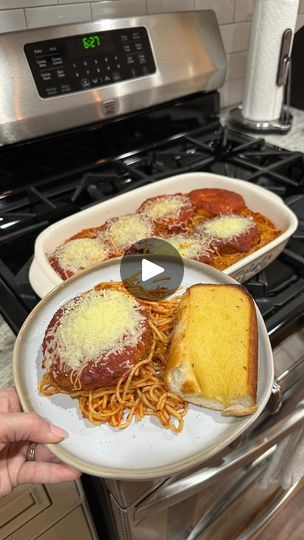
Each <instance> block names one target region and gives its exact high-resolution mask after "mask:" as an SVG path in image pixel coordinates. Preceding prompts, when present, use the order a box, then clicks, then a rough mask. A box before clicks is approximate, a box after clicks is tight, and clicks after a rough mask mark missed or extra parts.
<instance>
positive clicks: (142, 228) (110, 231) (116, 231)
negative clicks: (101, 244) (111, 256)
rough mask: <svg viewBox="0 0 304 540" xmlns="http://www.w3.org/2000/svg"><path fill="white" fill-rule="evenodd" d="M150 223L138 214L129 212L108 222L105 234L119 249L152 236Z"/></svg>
mask: <svg viewBox="0 0 304 540" xmlns="http://www.w3.org/2000/svg"><path fill="white" fill-rule="evenodd" d="M152 232H153V229H152V223H151V221H150V220H148V219H146V218H145V217H143V216H142V215H140V214H129V215H126V216H122V217H120V218H118V219H114V220H113V221H110V222H109V223H108V227H107V230H106V233H105V234H106V236H107V237H108V238H109V239H110V240H112V242H113V243H114V244H115V246H117V247H118V248H120V249H123V248H127V247H129V246H131V245H132V244H135V243H136V242H139V241H140V240H143V239H145V238H149V237H150V236H152Z"/></svg>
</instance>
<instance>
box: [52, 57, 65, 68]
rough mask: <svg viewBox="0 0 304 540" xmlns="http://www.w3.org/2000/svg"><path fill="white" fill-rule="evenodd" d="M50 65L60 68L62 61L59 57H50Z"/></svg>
mask: <svg viewBox="0 0 304 540" xmlns="http://www.w3.org/2000/svg"><path fill="white" fill-rule="evenodd" d="M51 60H52V64H53V66H62V64H63V59H62V58H61V57H60V56H56V57H52V59H51Z"/></svg>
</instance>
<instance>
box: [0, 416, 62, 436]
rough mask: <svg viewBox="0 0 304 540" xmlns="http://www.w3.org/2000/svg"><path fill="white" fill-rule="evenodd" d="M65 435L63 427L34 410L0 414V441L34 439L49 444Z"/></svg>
mask: <svg viewBox="0 0 304 540" xmlns="http://www.w3.org/2000/svg"><path fill="white" fill-rule="evenodd" d="M65 435H66V433H65V431H64V430H63V429H61V428H59V427H57V426H53V425H52V424H49V423H48V422H46V421H45V420H43V418H41V417H40V416H38V415H37V414H35V413H33V412H29V413H22V412H21V413H7V414H0V443H4V444H5V443H8V442H15V441H32V442H37V443H43V444H47V443H55V442H59V441H61V440H62V439H64V437H65Z"/></svg>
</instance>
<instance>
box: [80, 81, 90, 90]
mask: <svg viewBox="0 0 304 540" xmlns="http://www.w3.org/2000/svg"><path fill="white" fill-rule="evenodd" d="M81 86H82V88H84V89H85V88H91V81H90V80H89V79H81Z"/></svg>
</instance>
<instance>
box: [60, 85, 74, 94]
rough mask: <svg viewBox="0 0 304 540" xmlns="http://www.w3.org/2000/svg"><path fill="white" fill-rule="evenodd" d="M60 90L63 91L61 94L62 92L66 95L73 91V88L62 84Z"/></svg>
mask: <svg viewBox="0 0 304 540" xmlns="http://www.w3.org/2000/svg"><path fill="white" fill-rule="evenodd" d="M60 89H61V92H62V93H63V94H66V93H67V92H71V91H72V89H71V87H70V85H69V84H62V85H61V87H60Z"/></svg>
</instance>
